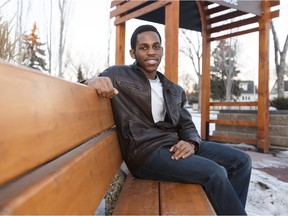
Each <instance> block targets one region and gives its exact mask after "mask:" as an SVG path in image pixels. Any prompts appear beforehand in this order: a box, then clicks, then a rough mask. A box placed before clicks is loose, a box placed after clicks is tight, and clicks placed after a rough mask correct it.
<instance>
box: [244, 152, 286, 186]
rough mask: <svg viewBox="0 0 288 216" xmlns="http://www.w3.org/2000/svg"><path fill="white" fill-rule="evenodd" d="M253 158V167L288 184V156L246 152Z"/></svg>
mask: <svg viewBox="0 0 288 216" xmlns="http://www.w3.org/2000/svg"><path fill="white" fill-rule="evenodd" d="M246 152H247V153H248V154H249V155H250V156H251V158H252V161H253V162H252V167H253V168H255V169H258V170H261V171H264V172H266V173H268V174H270V175H272V176H274V177H276V178H277V179H279V180H281V181H284V182H288V154H287V151H286V152H285V154H281V152H272V153H267V154H266V153H259V152H254V151H246Z"/></svg>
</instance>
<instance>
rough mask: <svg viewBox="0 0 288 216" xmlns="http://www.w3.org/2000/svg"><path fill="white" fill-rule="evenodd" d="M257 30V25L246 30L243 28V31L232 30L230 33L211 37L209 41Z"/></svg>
mask: <svg viewBox="0 0 288 216" xmlns="http://www.w3.org/2000/svg"><path fill="white" fill-rule="evenodd" d="M256 31H259V27H256V28H251V29H247V30H243V31H238V32H234V33H231V34H225V35H221V36H218V37H212V38H211V40H210V41H219V40H223V39H226V38H231V37H237V36H239V35H244V34H249V33H253V32H256Z"/></svg>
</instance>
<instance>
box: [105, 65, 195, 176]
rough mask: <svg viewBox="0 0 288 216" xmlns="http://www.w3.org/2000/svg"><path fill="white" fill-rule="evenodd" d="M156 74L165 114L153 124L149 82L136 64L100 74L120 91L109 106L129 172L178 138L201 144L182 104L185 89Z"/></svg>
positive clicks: (184, 100)
mask: <svg viewBox="0 0 288 216" xmlns="http://www.w3.org/2000/svg"><path fill="white" fill-rule="evenodd" d="M157 75H158V77H159V79H160V81H161V83H162V85H163V95H164V100H165V103H166V112H167V114H166V118H165V121H161V122H157V123H154V121H153V117H152V109H151V88H150V83H149V80H148V79H147V78H146V76H145V75H144V73H143V72H142V71H140V70H139V69H138V68H137V65H136V63H134V64H133V65H130V66H126V65H121V66H120V65H118V66H112V67H110V68H108V69H106V70H105V71H104V72H103V73H101V74H100V76H107V77H109V78H110V79H111V80H112V83H113V85H114V87H115V88H116V89H117V90H118V91H119V94H118V95H116V96H113V98H112V99H111V101H112V108H113V114H114V119H115V122H116V128H117V134H118V138H119V142H120V146H121V151H122V155H123V158H124V160H125V162H126V165H127V166H128V168H129V170H130V172H131V173H132V174H133V173H134V172H135V171H137V169H138V168H139V167H140V166H141V165H142V164H143V162H144V161H145V160H146V159H147V157H148V156H149V155H150V154H151V153H152V152H153V151H154V150H155V149H157V148H159V147H162V146H167V148H168V147H171V146H172V145H174V144H176V143H177V142H178V141H179V140H185V141H187V140H192V141H194V142H196V143H198V144H199V145H200V144H201V139H200V137H199V134H198V132H197V130H196V128H195V125H194V123H193V121H192V118H191V115H190V114H189V112H188V110H187V109H186V108H185V107H184V104H185V103H186V95H185V92H184V90H183V89H182V88H181V87H180V86H179V85H176V84H174V83H172V82H171V81H169V80H168V79H167V78H166V77H165V76H164V75H163V74H161V73H160V72H157Z"/></svg>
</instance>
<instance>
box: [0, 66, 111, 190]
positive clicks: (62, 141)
mask: <svg viewBox="0 0 288 216" xmlns="http://www.w3.org/2000/svg"><path fill="white" fill-rule="evenodd" d="M0 77H1V78H0V92H1V94H0V131H1V136H0V155H1V163H0V185H1V184H4V183H5V182H8V181H9V180H10V179H12V178H14V177H17V176H19V175H21V174H23V173H24V172H27V171H28V170H31V169H34V168H35V167H37V166H39V165H41V164H44V163H46V162H47V161H49V160H51V159H52V158H55V157H57V156H59V155H61V154H62V153H64V152H66V151H68V150H69V149H71V148H73V147H75V146H77V145H79V144H80V143H81V142H83V141H84V140H87V139H88V138H89V137H90V138H91V137H93V136H94V135H96V134H97V133H99V132H100V131H102V130H104V129H107V128H110V127H111V126H113V125H114V120H113V115H112V110H111V106H110V101H109V100H108V99H103V98H98V96H97V93H96V91H95V90H94V89H92V88H90V87H87V86H84V85H81V84H76V83H72V82H68V81H64V80H62V79H58V78H55V77H51V76H48V75H45V74H43V73H40V72H35V71H31V70H30V71H29V70H27V69H24V68H20V67H16V66H12V65H9V64H6V63H4V62H2V61H1V62H0ZM28 150H29V151H28Z"/></svg>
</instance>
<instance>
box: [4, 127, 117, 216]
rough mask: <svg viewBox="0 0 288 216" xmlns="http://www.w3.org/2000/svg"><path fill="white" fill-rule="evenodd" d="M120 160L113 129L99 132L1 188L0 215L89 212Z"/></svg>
mask: <svg viewBox="0 0 288 216" xmlns="http://www.w3.org/2000/svg"><path fill="white" fill-rule="evenodd" d="M1 156H3V155H1ZM121 162H122V156H121V153H120V149H119V144H118V141H117V135H116V132H115V131H109V132H108V133H103V134H101V135H100V136H99V137H97V138H94V139H92V140H90V141H88V142H87V143H85V144H83V145H82V146H80V147H77V148H76V149H74V150H72V151H71V152H69V153H67V154H66V155H63V156H61V157H59V158H57V159H56V160H54V161H52V162H50V163H47V164H45V165H44V166H42V167H40V168H39V169H37V170H35V171H33V172H31V173H29V174H27V175H26V176H24V177H21V178H19V179H17V180H16V181H14V182H12V183H10V184H8V185H5V187H1V189H0V214H1V215H10V214H18V215H64V214H65V215H93V213H94V212H95V209H96V208H97V207H98V205H99V203H100V201H101V200H102V198H103V196H104V195H105V193H106V191H107V189H108V188H109V184H110V183H111V182H112V180H113V178H114V176H115V174H116V173H117V170H118V169H119V167H120V165H121ZM20 165H21V164H19V166H20Z"/></svg>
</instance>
